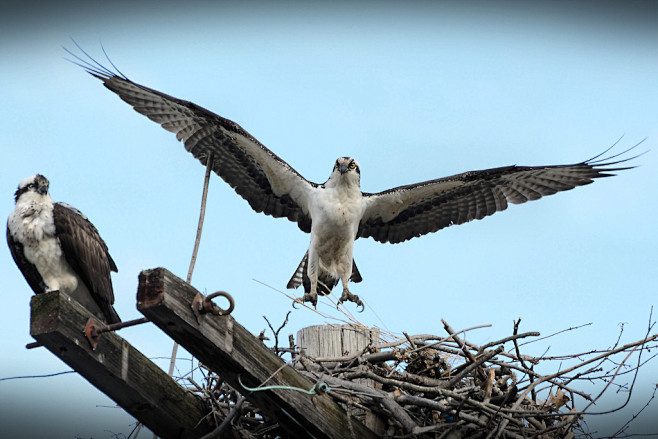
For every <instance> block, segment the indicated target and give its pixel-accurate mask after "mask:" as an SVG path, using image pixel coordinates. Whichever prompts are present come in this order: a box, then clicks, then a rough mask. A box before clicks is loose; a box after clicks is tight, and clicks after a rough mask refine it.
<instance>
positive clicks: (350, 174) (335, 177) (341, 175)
mask: <svg viewBox="0 0 658 439" xmlns="http://www.w3.org/2000/svg"><path fill="white" fill-rule="evenodd" d="M360 180H361V170H360V168H359V163H358V162H357V161H356V160H354V159H353V158H351V157H339V158H338V159H336V163H334V170H333V172H332V173H331V175H330V176H329V180H327V183H328V184H329V185H330V186H334V185H338V184H341V185H342V184H356V185H359V184H360Z"/></svg>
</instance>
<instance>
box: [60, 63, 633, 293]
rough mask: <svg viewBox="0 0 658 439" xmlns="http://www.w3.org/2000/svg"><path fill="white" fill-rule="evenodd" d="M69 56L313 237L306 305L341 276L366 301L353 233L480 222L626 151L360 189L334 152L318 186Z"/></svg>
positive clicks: (356, 174) (387, 235) (153, 94)
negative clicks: (358, 284)
mask: <svg viewBox="0 0 658 439" xmlns="http://www.w3.org/2000/svg"><path fill="white" fill-rule="evenodd" d="M69 53H70V54H71V55H73V56H75V57H76V58H77V59H78V60H79V61H81V63H82V64H79V65H80V66H81V67H83V68H84V69H85V70H86V71H87V72H88V73H90V74H91V75H93V76H95V77H96V78H98V79H100V80H101V81H103V84H104V85H105V87H107V88H108V89H110V90H111V91H113V92H114V93H116V94H117V95H118V96H119V97H120V98H121V99H123V100H124V101H125V102H127V103H128V104H130V105H131V106H132V107H133V108H134V109H135V110H136V111H137V112H139V113H141V114H143V115H145V116H147V117H148V118H149V119H151V120H153V121H154V122H157V123H158V124H160V125H161V126H162V127H163V128H164V129H166V130H168V131H171V132H173V133H175V134H176V138H177V139H178V140H182V141H183V142H184V145H185V148H186V149H187V151H189V152H190V153H192V155H194V157H196V158H197V159H198V160H199V161H200V162H201V163H202V164H204V165H207V162H208V160H209V159H211V160H212V163H211V166H212V169H213V171H214V172H215V173H216V174H218V175H219V176H220V177H221V178H222V179H224V181H226V182H227V183H228V184H229V185H230V186H231V187H232V188H233V189H235V191H236V192H237V193H238V194H239V195H240V196H242V197H243V198H244V199H245V200H247V202H249V204H250V205H251V207H252V208H253V209H254V210H255V211H256V212H263V213H265V214H266V215H271V216H273V217H275V218H288V219H289V220H290V221H293V222H295V223H297V226H298V227H299V228H300V229H301V230H302V231H303V232H306V233H310V234H311V242H310V245H309V248H308V250H307V252H306V254H305V255H304V257H303V259H302V261H301V263H300V264H299V266H298V268H297V270H296V271H295V273H294V275H293V276H292V278H291V279H290V282H288V285H287V287H288V288H297V287H299V286H300V285H304V296H303V298H302V301H310V302H311V303H312V304H313V305H316V303H317V295H318V294H320V295H327V294H329V293H330V292H331V290H332V289H333V287H334V286H336V285H337V283H338V280H340V281H341V283H342V286H343V294H342V296H341V298H340V300H339V303H341V302H343V301H345V300H349V301H353V302H355V303H356V304H357V305H359V306H363V303H362V302H361V301H360V300H359V297H358V296H356V295H354V294H352V293H351V292H350V291H349V289H348V281H350V280H351V281H352V282H360V281H361V280H362V279H361V275H360V274H359V270H358V269H357V267H356V264H355V263H354V258H353V257H352V251H353V248H354V240H356V239H357V238H368V237H372V238H373V239H374V240H376V241H378V242H390V243H398V242H403V241H406V240H408V239H411V238H414V237H417V236H421V235H425V234H427V233H432V232H436V231H437V230H439V229H442V228H444V227H448V226H451V225H456V224H463V223H465V222H468V221H471V220H474V219H482V218H484V217H486V216H489V215H492V214H493V213H495V212H499V211H502V210H505V209H506V208H507V205H508V203H514V204H520V203H524V202H526V201H529V200H536V199H538V198H541V197H542V196H545V195H552V194H554V193H556V192H559V191H565V190H568V189H572V188H574V187H576V186H581V185H585V184H588V183H591V182H592V181H593V179H594V178H599V177H606V176H610V175H614V174H610V172H611V171H619V170H623V169H628V167H614V165H615V164H618V163H622V162H624V161H627V160H630V159H631V158H633V157H631V158H627V159H622V160H617V161H611V159H613V158H615V157H618V156H619V155H620V154H617V155H614V156H611V157H607V158H605V159H599V157H600V156H601V155H602V154H599V155H598V156H596V157H593V158H592V159H590V160H585V161H583V162H580V163H575V164H571V165H556V166H533V167H529V166H516V165H513V166H504V167H500V168H493V169H486V170H481V171H470V172H465V173H463V174H457V175H454V176H451V177H445V178H439V179H436V180H430V181H425V182H422V183H416V184H411V185H407V186H401V187H396V188H393V189H389V190H386V191H383V192H379V193H365V192H362V191H361V188H360V176H361V168H360V166H359V164H358V162H357V161H356V160H354V159H353V158H350V157H341V158H338V159H337V160H336V162H335V163H334V165H333V169H332V172H331V175H330V176H329V179H328V180H327V181H326V182H325V183H322V184H318V183H313V182H310V181H308V180H306V179H305V178H304V177H302V176H301V175H300V174H299V173H298V172H297V171H295V170H294V169H293V168H292V167H291V166H290V165H289V164H288V163H286V162H285V161H283V160H282V159H281V158H279V157H278V156H277V155H276V154H274V153H273V152H272V151H270V150H269V149H267V148H266V147H265V146H263V145H262V144H261V143H260V142H259V141H258V140H256V139H255V138H254V137H253V136H252V135H251V134H249V133H248V132H247V131H245V130H244V129H243V128H242V127H241V126H239V125H238V124H236V123H235V122H232V121H230V120H228V119H225V118H223V117H221V116H218V115H217V114H214V113H212V112H210V111H208V110H206V109H205V108H202V107H200V106H198V105H196V104H194V103H192V102H188V101H184V100H182V99H178V98H175V97H172V96H169V95H166V94H164V93H161V92H159V91H156V90H153V89H150V88H148V87H145V86H143V85H139V84H137V83H135V82H132V81H131V80H129V79H128V78H127V77H126V76H125V75H123V74H122V73H121V72H119V71H118V70H117V71H116V72H114V71H112V70H109V69H107V68H106V67H104V66H102V65H101V64H99V63H97V62H96V61H95V60H93V59H92V58H91V57H89V59H90V60H91V62H92V63H93V65H92V64H91V63H89V62H87V61H85V60H83V59H81V58H79V57H77V56H76V55H74V54H73V53H71V52H69ZM85 55H86V53H85ZM87 56H88V55H87ZM606 152H607V150H606ZM624 152H626V151H624ZM604 153H605V152H604ZM622 154H623V153H622ZM597 159H598V160H597Z"/></svg>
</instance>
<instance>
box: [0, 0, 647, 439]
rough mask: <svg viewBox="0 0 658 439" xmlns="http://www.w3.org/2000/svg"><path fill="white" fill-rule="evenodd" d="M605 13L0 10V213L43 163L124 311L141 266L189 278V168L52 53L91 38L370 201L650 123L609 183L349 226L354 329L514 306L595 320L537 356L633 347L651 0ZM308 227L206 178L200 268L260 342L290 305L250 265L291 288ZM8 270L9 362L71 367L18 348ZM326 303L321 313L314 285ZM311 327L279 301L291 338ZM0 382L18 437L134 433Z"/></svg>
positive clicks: (181, 155) (206, 7)
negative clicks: (386, 240) (338, 177)
mask: <svg viewBox="0 0 658 439" xmlns="http://www.w3.org/2000/svg"><path fill="white" fill-rule="evenodd" d="M574 5H576V6H574ZM616 5H617V4H616V3H613V2H600V3H599V2H597V3H596V5H594V4H593V5H592V6H586V4H581V3H572V4H571V6H569V7H566V6H563V5H561V4H559V3H552V2H546V3H543V5H542V6H527V5H524V4H523V3H512V2H498V3H496V4H492V3H486V4H482V3H469V5H468V6H465V5H462V4H461V3H456V2H455V3H453V2H442V3H440V4H439V5H431V4H430V3H429V2H427V3H425V2H411V3H409V2H407V3H404V4H396V3H375V2H361V3H358V4H356V5H353V4H349V3H332V4H325V3H313V4H304V3H295V2H285V3H277V4H276V5H274V4H269V3H266V2H263V3H253V2H247V3H244V4H241V5H240V6H238V5H233V4H231V3H216V2H196V3H194V5H191V4H188V3H186V4H185V5H184V6H183V5H178V6H173V3H161V2H145V3H141V4H140V5H139V6H132V5H130V3H126V4H124V3H118V4H107V2H106V3H105V4H101V3H94V4H90V3H88V2H81V3H67V2H64V3H61V2H58V3H57V4H54V5H53V6H43V5H41V4H39V5H38V7H37V6H36V5H35V6H30V5H29V4H27V5H23V6H21V7H20V8H18V7H16V8H13V9H12V8H11V7H9V6H6V7H4V8H5V9H4V11H3V13H2V14H0V29H1V30H0V72H2V73H1V75H2V85H0V87H1V92H0V96H2V104H3V105H2V106H0V121H1V122H0V123H1V124H2V129H1V130H0V145H1V147H2V151H3V155H4V160H3V167H2V172H1V173H0V193H2V194H4V195H3V197H2V198H1V199H2V200H4V201H2V202H1V204H0V205H1V206H2V211H3V212H4V215H5V217H6V216H7V215H8V214H9V213H10V212H11V210H12V209H13V192H14V190H15V188H16V185H17V184H18V182H19V181H20V180H21V179H23V178H24V177H26V176H29V175H32V174H35V173H37V172H38V173H42V174H44V175H46V176H47V177H48V178H49V179H50V181H51V195H52V197H53V198H54V199H55V200H57V201H66V202H68V203H70V204H72V205H74V206H76V207H77V208H79V209H80V210H82V211H83V212H84V213H85V214H87V215H88V216H89V218H90V219H91V220H92V221H93V222H94V223H95V224H96V226H97V227H98V229H99V230H100V232H101V235H102V236H103V237H104V239H105V240H106V242H107V244H108V246H109V248H110V251H111V253H112V255H113V257H114V259H115V260H116V262H117V265H118V267H119V273H118V274H115V275H114V277H113V280H114V286H115V294H116V296H117V302H116V308H117V310H118V312H119V314H120V315H121V317H122V318H123V319H124V320H129V319H132V318H138V317H140V316H141V315H140V314H139V313H138V312H137V311H136V309H135V291H136V286H137V274H138V273H139V271H140V270H142V269H146V268H153V267H157V266H163V267H166V268H168V269H169V270H171V271H173V272H174V273H176V274H177V275H179V276H180V277H183V278H184V277H185V275H186V273H187V267H188V264H189V259H190V255H191V251H192V245H193V240H194V234H195V231H196V222H197V219H198V208H199V202H200V196H201V187H202V183H203V181H202V180H203V174H204V168H203V167H202V166H201V165H200V164H199V163H198V162H197V161H196V160H195V159H194V158H193V157H192V156H191V155H190V154H188V153H187V152H185V150H184V148H183V146H182V144H180V143H179V142H177V141H176V140H175V137H174V136H173V135H172V134H171V133H168V132H166V131H165V130H163V129H162V128H160V127H158V126H157V125H156V124H154V123H153V122H151V121H149V120H148V119H146V118H145V117H143V116H141V115H139V114H137V113H135V112H134V111H133V110H132V109H131V108H130V107H129V106H128V105H127V104H125V103H124V102H122V101H121V100H120V99H118V98H117V97H116V96H115V95H114V94H113V93H111V92H109V91H108V90H106V89H105V88H104V87H103V86H102V84H101V83H100V81H98V80H96V79H95V78H93V77H91V76H89V75H88V74H86V73H84V71H83V70H82V69H80V68H79V67H77V66H75V65H73V64H71V63H69V62H67V61H66V60H65V59H64V58H65V57H66V56H67V55H66V53H65V52H64V51H63V49H62V48H61V46H62V45H64V46H66V47H67V48H70V49H74V46H73V44H72V43H71V41H70V38H74V39H75V40H76V41H77V42H78V43H79V44H80V45H81V46H82V47H83V48H84V49H85V50H87V51H88V52H89V53H90V54H92V55H93V56H95V57H96V58H97V59H99V60H101V61H102V62H105V60H104V58H103V55H102V51H101V47H100V42H102V44H103V46H104V47H105V49H106V51H107V52H108V54H109V55H110V57H111V59H112V61H113V62H114V63H115V65H116V66H117V67H118V68H119V69H121V71H122V72H123V73H125V74H126V75H128V77H129V78H130V79H132V80H134V81H135V82H138V83H141V84H144V85H147V86H149V87H152V88H155V89H157V90H160V91H163V92H165V93H168V94H171V95H173V96H176V97H179V98H182V99H186V100H190V101H193V102H195V103H197V104H199V105H201V106H204V107H206V108H208V109H210V110H211V111H213V112H215V113H218V114H220V115H222V116H224V117H227V118H229V119H231V120H234V121H235V122H237V123H239V124H240V125H241V126H242V127H244V128H245V129H246V130H247V131H249V132H250V133H251V134H253V135H254V136H255V137H256V138H257V139H259V140H260V141H261V142H262V143H263V144H265V145H266V146H267V147H268V148H270V149H272V150H273V151H274V152H275V153H276V154H278V155H279V156H280V157H281V158H283V159H284V160H286V161H288V162H289V163H290V164H291V165H292V166H293V167H295V168H296V169H297V170H298V171H299V172H300V173H301V174H302V175H304V176H305V177H306V178H308V179H309V180H311V181H315V182H320V183H321V182H324V181H325V180H326V178H327V177H328V175H329V173H330V171H331V167H332V165H333V162H334V160H335V159H336V157H339V156H352V157H355V158H357V160H359V162H360V164H361V177H362V179H361V181H362V188H363V190H364V191H368V192H378V191H381V190H384V189H388V188H390V187H393V186H398V185H403V184H409V183H413V182H417V181H423V180H427V179H432V178H437V177H441V176H447V175H451V174H455V173H459V172H463V171H467V170H473V169H482V168H489V167H495V166H503V165H509V164H520V165H543V164H560V163H571V162H577V161H581V160H584V159H587V158H589V157H591V156H594V155H596V154H598V153H600V152H601V151H603V150H604V149H606V148H607V147H608V146H610V145H611V144H613V143H614V142H615V141H616V140H617V139H618V138H619V137H620V136H622V135H624V136H625V137H624V138H623V139H622V140H621V142H620V144H619V146H618V147H617V149H616V150H617V151H621V150H622V149H625V148H627V147H630V146H632V145H633V144H635V143H637V142H639V141H640V140H642V139H643V138H645V137H648V140H647V141H645V143H644V144H643V145H642V146H641V147H640V148H638V150H640V151H644V150H646V149H652V150H653V151H652V152H650V153H648V154H646V155H644V156H642V157H641V158H639V159H638V160H636V163H637V164H638V165H640V167H639V168H637V169H634V170H630V171H625V172H624V173H622V174H621V175H619V176H617V177H614V178H609V179H604V180H600V181H597V182H595V183H594V184H592V185H590V186H587V187H584V188H577V189H575V190H573V191H570V192H567V193H562V194H558V195H556V196H553V197H549V198H546V199H543V200H540V201H537V202H533V203H528V204H525V205H522V206H511V207H510V208H509V209H508V211H506V212H503V213H499V214H496V215H494V216H493V217H489V218H486V219H485V220H483V221H476V222H472V223H469V224H466V225H461V226H458V227H453V228H449V229H445V230H442V231H440V232H438V233H436V234H432V235H430V236H425V237H422V238H418V239H414V240H412V241H409V242H406V243H403V244H400V245H383V244H379V243H376V242H374V241H372V240H359V241H357V243H356V247H355V260H356V262H357V264H358V266H359V270H360V272H361V274H362V275H363V278H364V281H363V282H362V283H361V284H358V285H354V286H353V288H352V291H353V292H354V293H356V294H359V295H360V296H361V297H362V298H363V299H364V300H365V301H366V302H367V305H368V309H367V310H366V312H364V313H363V314H361V315H359V316H358V317H359V319H360V320H361V322H362V323H364V324H369V325H378V326H384V327H385V328H386V329H388V330H390V331H392V332H394V333H401V331H405V332H407V333H410V334H416V333H437V334H440V333H442V326H441V324H440V319H441V318H443V319H445V320H447V321H448V322H449V323H450V324H451V325H452V327H453V328H455V329H458V328H466V327H471V326H475V325H480V324H492V325H493V326H492V327H491V328H487V329H480V330H478V331H475V332H473V333H471V334H470V335H469V338H470V340H472V341H473V342H476V343H481V342H487V341H491V340H495V339H499V338H502V337H504V336H506V335H509V334H511V331H512V323H513V320H515V319H517V318H519V317H521V318H522V319H523V322H522V324H521V329H522V330H524V331H532V330H536V331H540V332H541V333H542V335H548V334H550V333H553V332H556V331H559V330H562V329H565V328H568V327H570V326H576V325H580V324H584V323H589V322H591V323H592V325H590V326H588V327H586V328H584V329H581V330H579V331H577V332H575V333H574V332H572V333H567V334H565V335H563V336H558V337H555V338H551V339H549V340H546V341H545V342H538V343H535V344H534V345H530V346H528V347H527V349H528V351H527V353H529V354H536V355H539V354H541V353H543V352H544V351H545V350H546V349H548V348H549V347H550V350H549V354H550V355H557V354H563V353H572V352H580V351H588V350H590V349H595V348H596V349H601V348H605V347H607V346H610V345H612V344H613V343H614V342H615V340H616V338H617V335H618V332H619V329H620V324H621V323H623V324H624V334H623V338H622V341H623V342H629V341H633V340H637V339H640V338H642V337H643V335H644V333H645V331H646V328H647V323H648V317H649V312H650V309H651V306H653V305H658V300H657V297H658V295H657V294H656V280H657V278H658V274H657V270H656V261H655V259H656V256H657V254H656V248H658V236H657V234H656V232H655V217H656V215H657V214H658V196H657V194H658V178H657V177H656V175H657V174H656V170H657V169H658V155H657V153H656V149H657V148H656V145H658V143H656V142H658V123H657V122H658V116H657V115H658V87H657V86H656V78H658V28H656V26H655V22H656V21H655V20H656V18H658V14H656V9H653V8H646V7H641V6H638V5H633V6H630V7H627V8H624V7H621V6H619V7H618V6H616ZM308 239H309V237H308V235H305V234H304V233H302V232H300V231H299V229H298V228H297V227H296V225H295V224H293V223H290V222H288V221H286V220H283V219H277V220H275V219H272V218H271V217H266V216H264V215H261V214H256V213H254V212H253V211H252V210H251V209H250V207H249V205H248V204H247V203H246V202H245V201H244V200H242V199H241V198H240V197H238V196H237V195H236V194H235V193H234V192H233V191H232V190H231V189H230V187H229V186H228V185H227V184H225V183H224V182H223V181H221V180H220V179H219V178H217V177H216V176H214V178H213V179H212V181H211V184H210V191H209V196H208V210H207V215H206V225H205V229H204V235H203V240H202V242H201V249H200V252H199V259H198V262H197V266H196V270H195V272H194V277H193V282H192V283H193V284H194V286H195V287H197V288H198V289H200V290H202V291H207V292H212V291H215V290H220V289H221V290H225V291H228V292H230V293H231V294H232V295H233V296H234V297H235V299H236V310H235V312H234V314H233V315H234V317H235V318H236V319H237V320H238V321H239V322H240V323H241V324H243V325H244V326H245V327H247V329H249V330H250V331H252V332H254V333H259V332H260V331H261V330H262V329H263V328H265V327H266V323H265V321H264V320H263V318H262V316H263V315H267V317H268V318H269V319H270V320H271V321H272V322H273V323H275V322H280V321H282V319H283V317H284V316H285V313H286V312H287V311H288V310H289V309H290V301H289V300H288V299H287V298H285V297H284V296H282V295H281V294H279V293H277V292H275V291H273V290H272V289H269V288H267V287H264V286H263V285H261V284H260V283H257V282H255V281H254V280H253V279H256V280H258V281H260V282H263V283H266V284H268V285H271V286H273V287H275V288H278V289H282V290H283V289H284V288H285V285H286V283H287V281H288V279H289V278H290V276H291V275H292V273H293V271H294V270H295V268H296V267H297V264H298V263H299V260H300V259H301V257H302V256H303V255H304V252H305V250H306V248H307V246H308ZM0 271H1V275H2V278H3V279H4V290H5V291H4V295H3V301H4V306H3V307H2V309H0V321H2V329H3V332H4V337H2V338H1V339H0V349H1V350H2V352H3V355H2V358H3V359H2V360H0V378H3V377H10V376H17V375H30V374H46V373H52V372H59V371H64V370H68V367H67V366H66V365H65V364H64V363H62V362H61V361H60V360H59V359H57V358H56V357H54V356H53V355H52V354H50V353H49V352H48V351H46V350H45V349H37V350H30V351H27V350H25V349H24V346H25V344H26V343H29V342H30V341H32V339H31V337H30V336H29V300H30V296H31V290H30V289H29V287H28V285H27V284H26V283H25V281H24V280H23V277H22V276H21V275H20V273H19V271H18V269H17V268H16V267H15V266H14V263H13V261H12V260H11V256H10V253H9V251H8V250H5V251H0ZM296 293H297V294H299V292H296ZM318 308H319V309H320V310H323V311H329V310H330V308H329V306H328V305H327V302H326V300H321V303H320V305H319V307H318ZM382 322H383V323H382ZM321 323H323V320H322V319H321V318H319V317H318V316H317V315H315V314H313V313H311V312H308V311H306V310H299V311H294V312H293V313H292V314H291V318H290V323H289V325H288V326H287V328H286V329H287V330H284V332H285V335H287V334H288V333H291V332H295V331H297V330H298V329H300V328H302V327H304V326H308V325H313V324H321ZM277 325H278V324H277ZM121 335H123V336H124V337H125V338H127V339H128V340H129V341H130V342H131V343H133V344H134V345H135V346H136V347H137V348H138V349H140V350H141V351H142V352H144V353H145V354H146V355H147V356H149V357H166V356H168V355H169V354H170V351H171V344H172V343H171V341H170V340H169V339H168V338H167V337H166V336H164V335H163V334H162V333H160V332H159V331H158V330H156V329H154V328H152V327H149V326H148V325H144V326H142V327H140V328H135V329H128V330H124V331H122V333H121ZM184 355H187V354H184ZM157 361H158V362H159V364H162V365H164V364H165V363H166V361H165V360H157ZM554 366H555V368H557V367H558V365H557V364H555V365H554ZM185 367H186V366H185V365H184V364H181V368H185ZM657 377H658V366H657V365H656V362H655V361H654V362H652V363H650V364H649V365H648V366H646V367H645V368H644V370H643V371H642V372H641V374H640V378H639V383H640V384H639V386H638V388H637V389H636V395H635V397H634V399H633V400H632V403H631V406H630V407H629V408H628V409H626V410H625V411H624V412H623V413H622V414H619V415H613V416H608V417H606V418H605V419H601V418H600V417H599V418H591V419H590V420H589V425H590V427H591V429H592V430H597V429H598V430H599V431H600V432H604V431H606V429H607V428H610V427H609V425H612V424H615V423H617V424H620V422H617V421H618V420H620V421H622V422H621V423H623V422H625V421H626V420H627V418H629V417H630V416H631V414H632V413H634V410H637V409H638V406H641V405H643V404H644V403H645V402H646V400H647V399H648V397H649V395H650V390H651V389H652V388H653V386H654V385H655V384H656V382H657V381H658V378H657ZM0 395H1V396H0V421H1V422H0V425H4V427H0V429H2V428H5V429H9V432H11V434H14V435H15V436H14V437H25V438H28V437H36V436H38V435H39V434H41V433H40V432H42V431H43V430H40V428H41V425H39V424H49V428H50V429H51V430H50V434H51V435H53V436H51V437H61V438H73V437H75V435H79V436H80V437H83V438H88V437H92V436H93V437H94V438H95V439H97V438H105V437H111V435H110V433H108V432H107V431H106V430H109V431H112V432H114V433H119V432H123V433H125V434H127V433H128V432H129V431H130V426H129V424H130V423H131V422H132V421H131V418H130V417H128V416H126V415H124V414H123V413H124V412H123V411H122V410H121V409H114V408H107V407H99V406H111V405H112V402H111V401H110V400H108V399H107V398H106V397H104V396H103V395H102V394H101V393H100V392H99V391H97V390H95V389H94V388H93V387H92V386H91V385H90V384H89V383H87V382H86V381H85V380H84V379H82V378H80V377H79V376H75V375H72V374H70V375H64V376H59V377H53V378H43V379H38V380H13V381H0ZM624 397H625V395H623V394H619V395H616V396H615V397H614V398H612V400H611V401H609V402H606V404H607V405H606V407H607V406H608V404H609V405H613V404H615V403H619V402H620V401H622V399H623V398H624ZM28 413H29V417H28ZM657 417H658V405H656V404H653V406H652V407H650V408H649V409H647V411H645V412H644V413H643V415H642V417H641V418H640V421H641V422H643V424H641V427H642V428H643V429H641V430H638V432H641V433H648V432H651V429H652V425H655V424H652V423H653V422H655V421H654V420H655V419H656V418H657ZM2 418H5V419H2ZM26 419H30V421H29V422H26ZM640 421H638V425H640ZM53 425H56V426H57V429H56V430H55V432H54V433H53V430H52V428H53ZM653 431H654V432H655V431H658V428H657V429H655V430H653ZM0 433H1V432H0ZM0 435H2V434H0ZM2 436H3V437H4V436H6V435H2ZM144 437H147V436H146V435H145V436H144ZM148 437H150V436H148Z"/></svg>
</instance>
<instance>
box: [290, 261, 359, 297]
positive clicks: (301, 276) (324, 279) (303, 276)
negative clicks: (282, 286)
mask: <svg viewBox="0 0 658 439" xmlns="http://www.w3.org/2000/svg"><path fill="white" fill-rule="evenodd" d="M339 280H340V279H339V278H337V277H334V276H332V275H331V274H329V273H327V272H321V273H320V274H319V275H318V291H317V293H318V294H319V295H321V296H327V295H329V294H330V293H331V290H333V289H334V287H335V286H336V285H338V281H339ZM350 280H351V281H352V282H354V283H357V282H361V281H362V280H363V278H362V277H361V273H359V269H358V268H356V263H355V262H354V260H352V275H351V276H350ZM300 285H304V291H305V292H306V293H308V292H310V291H311V279H310V278H309V277H308V251H307V252H306V254H304V257H303V258H302V261H301V262H300V263H299V266H298V267H297V270H295V273H294V274H293V275H292V277H291V278H290V280H289V281H288V284H287V285H286V288H288V289H294V288H298V287H299V286H300Z"/></svg>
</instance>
